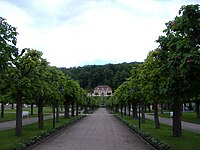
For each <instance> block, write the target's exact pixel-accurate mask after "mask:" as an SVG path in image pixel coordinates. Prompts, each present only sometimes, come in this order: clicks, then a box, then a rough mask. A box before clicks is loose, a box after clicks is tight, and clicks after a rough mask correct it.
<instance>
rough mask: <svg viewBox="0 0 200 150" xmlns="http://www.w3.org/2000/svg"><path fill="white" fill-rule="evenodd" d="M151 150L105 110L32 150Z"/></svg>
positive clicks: (84, 119) (101, 109) (102, 109)
mask: <svg viewBox="0 0 200 150" xmlns="http://www.w3.org/2000/svg"><path fill="white" fill-rule="evenodd" d="M38 149H40V150H55V149H56V150H66V149H69V150H122V149H123V150H133V149H134V150H153V149H154V148H153V147H152V146H151V145H149V144H147V143H146V142H145V141H144V140H143V139H141V138H140V137H139V136H138V135H136V134H134V133H133V132H132V131H131V130H130V129H129V128H128V127H127V126H125V125H124V124H123V123H121V122H120V121H119V120H118V119H117V118H115V117H114V116H113V115H111V114H109V113H108V112H107V111H106V110H105V109H104V108H100V109H98V110H97V111H96V112H95V113H93V114H92V115H88V116H87V117H86V118H83V119H82V120H80V121H79V122H77V123H76V124H74V125H71V126H69V127H67V128H66V129H64V130H63V131H62V132H60V133H58V134H55V135H54V136H52V137H50V138H49V139H47V140H45V141H44V142H42V143H40V144H39V145H36V146H35V147H34V148H32V150H38Z"/></svg>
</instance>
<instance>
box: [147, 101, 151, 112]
mask: <svg viewBox="0 0 200 150" xmlns="http://www.w3.org/2000/svg"><path fill="white" fill-rule="evenodd" d="M148 110H149V113H150V112H151V104H150V103H149V104H148Z"/></svg>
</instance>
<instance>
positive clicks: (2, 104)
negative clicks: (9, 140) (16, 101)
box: [1, 102, 4, 118]
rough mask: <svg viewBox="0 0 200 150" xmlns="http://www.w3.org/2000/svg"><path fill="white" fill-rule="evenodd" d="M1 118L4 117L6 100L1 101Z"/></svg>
mask: <svg viewBox="0 0 200 150" xmlns="http://www.w3.org/2000/svg"><path fill="white" fill-rule="evenodd" d="M1 118H4V102H1Z"/></svg>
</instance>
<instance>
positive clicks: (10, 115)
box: [0, 107, 52, 123]
mask: <svg viewBox="0 0 200 150" xmlns="http://www.w3.org/2000/svg"><path fill="white" fill-rule="evenodd" d="M43 109H44V115H48V114H50V113H52V108H50V107H44V108H43ZM23 111H28V112H29V117H37V111H38V108H37V107H35V108H34V110H33V115H30V114H31V108H23ZM15 118H16V110H15V109H5V114H4V118H0V123H1V122H6V121H12V120H15Z"/></svg>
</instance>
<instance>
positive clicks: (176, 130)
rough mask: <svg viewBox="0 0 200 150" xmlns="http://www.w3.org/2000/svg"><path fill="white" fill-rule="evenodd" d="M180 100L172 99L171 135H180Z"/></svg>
mask: <svg viewBox="0 0 200 150" xmlns="http://www.w3.org/2000/svg"><path fill="white" fill-rule="evenodd" d="M181 105H182V103H181V100H180V99H179V98H177V97H176V98H175V99H174V100H173V136H174V137H180V136H182V127H181Z"/></svg>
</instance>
